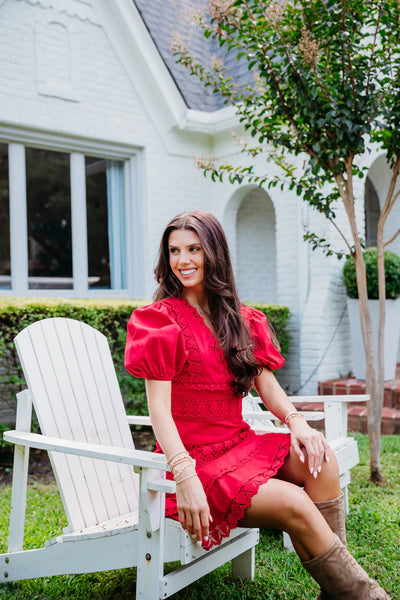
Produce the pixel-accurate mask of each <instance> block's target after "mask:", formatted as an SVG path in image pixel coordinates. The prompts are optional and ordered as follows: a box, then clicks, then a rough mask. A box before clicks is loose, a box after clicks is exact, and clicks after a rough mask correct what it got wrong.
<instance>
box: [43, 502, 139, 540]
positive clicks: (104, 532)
mask: <svg viewBox="0 0 400 600" xmlns="http://www.w3.org/2000/svg"><path fill="white" fill-rule="evenodd" d="M138 519H139V511H137V510H136V511H133V512H130V513H128V514H126V515H121V516H119V517H116V518H114V519H110V520H109V521H105V522H104V523H98V524H97V525H92V526H91V527H87V528H86V529H81V530H80V531H72V532H71V533H64V534H63V535H59V536H57V537H55V538H53V539H51V540H48V541H47V542H46V544H45V545H46V546H51V545H53V544H57V543H59V542H76V541H77V540H85V539H87V540H91V539H95V538H100V537H106V536H109V535H118V534H119V533H127V532H128V531H134V530H135V529H137V527H138Z"/></svg>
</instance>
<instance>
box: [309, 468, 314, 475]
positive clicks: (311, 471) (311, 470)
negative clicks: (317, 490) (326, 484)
mask: <svg viewBox="0 0 400 600" xmlns="http://www.w3.org/2000/svg"><path fill="white" fill-rule="evenodd" d="M313 471H314V469H313V468H312V467H311V469H310V473H311V475H312V474H313Z"/></svg>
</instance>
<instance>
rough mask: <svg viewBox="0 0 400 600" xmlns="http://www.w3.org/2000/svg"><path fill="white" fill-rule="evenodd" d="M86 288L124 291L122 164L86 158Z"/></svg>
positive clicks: (92, 157)
mask: <svg viewBox="0 0 400 600" xmlns="http://www.w3.org/2000/svg"><path fill="white" fill-rule="evenodd" d="M85 166H86V210H87V239H88V275H89V281H88V286H89V288H103V289H104V288H106V289H123V288H125V237H124V230H125V214H124V177H123V168H124V163H123V162H122V161H115V160H106V159H104V158H99V157H94V156H86V157H85Z"/></svg>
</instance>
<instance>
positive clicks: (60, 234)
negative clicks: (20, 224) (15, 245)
mask: <svg viewBox="0 0 400 600" xmlns="http://www.w3.org/2000/svg"><path fill="white" fill-rule="evenodd" d="M26 189H27V212H28V258H29V288H30V289H71V288H72V287H73V280H72V240H71V193H70V166H69V155H68V154H65V153H62V152H53V151H51V150H42V149H38V148H26Z"/></svg>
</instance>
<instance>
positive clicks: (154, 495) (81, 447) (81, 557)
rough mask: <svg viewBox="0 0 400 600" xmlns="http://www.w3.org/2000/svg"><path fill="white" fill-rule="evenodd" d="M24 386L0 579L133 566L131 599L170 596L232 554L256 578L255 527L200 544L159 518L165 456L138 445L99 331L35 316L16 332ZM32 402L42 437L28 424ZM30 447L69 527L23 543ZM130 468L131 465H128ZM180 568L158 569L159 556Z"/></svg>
mask: <svg viewBox="0 0 400 600" xmlns="http://www.w3.org/2000/svg"><path fill="white" fill-rule="evenodd" d="M15 343H16V346H17V350H18V354H19V357H20V360H21V364H22V367H23V371H24V374H25V378H26V381H27V384H28V390H25V391H24V392H21V393H20V394H18V408H17V424H16V430H15V431H9V432H6V433H5V435H4V437H5V439H6V440H7V441H9V442H13V443H14V444H16V446H15V455H14V472H13V485H12V505H11V515H10V534H9V548H8V552H7V553H5V554H2V555H0V560H1V563H0V564H1V569H0V581H1V582H8V581H15V580H20V579H29V578H35V577H44V576H52V575H60V574H68V573H88V572H94V571H103V570H104V571H106V570H110V569H117V568H125V567H132V566H136V567H137V587H136V598H138V599H142V600H158V599H160V598H167V597H169V596H170V595H171V594H174V593H175V592H177V591H178V590H180V589H182V588H183V587H185V586H187V585H188V584H190V583H191V582H193V581H195V580H197V579H199V578H200V577H202V576H203V575H204V574H206V573H208V572H210V571H212V570H213V569H215V568H217V567H219V566H220V565H222V564H224V563H225V562H227V561H230V560H232V573H233V575H234V576H241V577H247V578H252V577H253V576H254V547H255V545H256V544H257V542H258V530H257V529H244V528H238V529H236V530H235V531H233V532H232V534H231V535H230V537H229V538H227V539H226V541H225V542H224V543H223V544H222V545H221V546H218V547H216V548H215V549H212V550H211V551H209V552H206V551H205V550H203V549H202V548H200V547H199V546H198V545H197V544H196V543H194V542H193V540H192V539H191V537H190V536H189V535H188V534H187V533H185V532H184V531H183V529H182V528H181V526H180V524H179V523H176V522H175V521H172V520H171V519H165V518H164V504H165V492H171V491H174V489H175V483H174V482H170V481H167V480H166V479H165V475H166V471H167V470H169V467H168V465H167V464H166V462H165V458H164V457H163V456H162V455H157V454H154V453H151V452H143V451H139V450H135V449H134V444H133V441H132V435H131V432H130V428H129V425H128V420H127V417H126V414H125V411H124V405H123V401H122V398H121V394H120V390H119V386H118V382H117V378H116V374H115V370H114V366H113V362H112V358H111V354H110V351H109V347H108V343H107V340H106V338H105V337H104V336H103V335H102V334H101V333H100V332H98V331H96V330H95V329H93V328H92V327H89V326H88V325H85V324H83V323H80V322H78V321H74V320H71V319H64V318H54V319H45V320H42V321H38V322H37V323H34V324H32V325H30V326H29V327H27V328H26V329H25V330H23V331H22V332H21V333H20V334H19V335H18V336H17V337H16V339H15ZM32 403H33V405H34V407H35V411H36V414H37V417H38V420H39V423H40V428H41V431H42V435H39V434H34V433H31V432H30V425H31V409H32ZM29 447H33V448H43V449H45V450H48V451H49V455H50V460H51V462H52V466H53V470H54V474H55V477H56V480H57V484H58V487H59V490H60V494H61V498H62V501H63V504H64V508H65V512H66V515H67V518H68V527H67V528H66V530H65V531H64V533H63V534H62V535H60V536H59V537H57V538H55V539H52V540H50V541H48V542H47V543H46V544H45V546H44V547H43V548H40V549H35V550H23V549H22V548H23V539H24V521H25V505H26V485H27V472H28V454H29ZM132 467H134V468H132ZM171 561H179V562H180V563H181V565H182V566H181V567H179V568H178V569H176V570H175V571H173V572H171V573H168V574H164V563H166V562H171Z"/></svg>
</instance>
